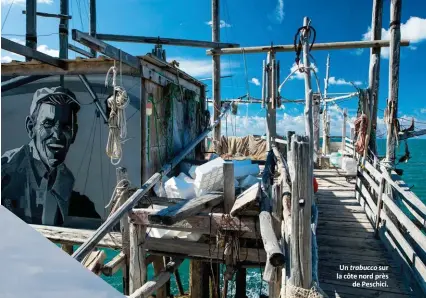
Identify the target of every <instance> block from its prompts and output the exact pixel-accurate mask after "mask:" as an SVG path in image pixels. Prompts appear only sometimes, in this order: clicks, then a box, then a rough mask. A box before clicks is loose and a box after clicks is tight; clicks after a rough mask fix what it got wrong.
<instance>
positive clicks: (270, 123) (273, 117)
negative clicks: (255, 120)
mask: <svg viewBox="0 0 426 298" xmlns="http://www.w3.org/2000/svg"><path fill="white" fill-rule="evenodd" d="M266 61H267V68H268V74H267V81H266V82H267V85H266V86H267V91H266V92H267V97H266V98H267V99H268V104H267V105H266V106H267V109H266V126H267V127H266V151H270V150H271V148H272V144H273V142H275V137H276V135H277V123H276V122H277V111H276V110H275V109H274V108H273V107H274V104H273V100H274V97H275V94H276V90H275V89H274V86H276V85H275V84H274V81H275V80H276V78H274V77H273V75H275V71H272V69H273V65H275V53H274V52H269V53H268V57H267V60H266Z"/></svg>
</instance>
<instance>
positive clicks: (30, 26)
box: [2, 0, 37, 61]
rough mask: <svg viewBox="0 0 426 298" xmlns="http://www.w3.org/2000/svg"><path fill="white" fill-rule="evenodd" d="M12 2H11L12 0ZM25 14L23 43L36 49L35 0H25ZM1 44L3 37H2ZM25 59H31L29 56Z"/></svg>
mask: <svg viewBox="0 0 426 298" xmlns="http://www.w3.org/2000/svg"><path fill="white" fill-rule="evenodd" d="M12 4H13V2H12ZM26 7H27V12H28V13H27V14H26V16H25V21H26V22H25V25H26V32H25V33H26V35H25V45H26V46H27V47H29V48H30V49H33V50H36V49H37V15H36V14H37V1H36V0H27V1H26ZM2 44H3V39H2ZM25 60H26V61H28V60H31V59H30V57H26V59H25Z"/></svg>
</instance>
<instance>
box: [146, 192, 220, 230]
mask: <svg viewBox="0 0 426 298" xmlns="http://www.w3.org/2000/svg"><path fill="white" fill-rule="evenodd" d="M222 201H223V193H209V194H206V195H203V196H201V197H196V198H193V199H191V200H186V201H185V202H182V203H179V204H176V205H172V206H169V207H167V208H164V209H161V210H159V211H157V212H155V213H153V214H150V215H148V219H149V220H150V221H151V222H156V223H162V224H165V225H173V224H175V223H177V222H179V221H181V220H184V219H186V218H188V217H189V216H192V215H195V214H197V213H199V212H200V211H202V210H203V209H206V208H212V207H214V206H216V205H218V204H220V203H221V202H222Z"/></svg>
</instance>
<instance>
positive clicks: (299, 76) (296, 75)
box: [290, 63, 318, 80]
mask: <svg viewBox="0 0 426 298" xmlns="http://www.w3.org/2000/svg"><path fill="white" fill-rule="evenodd" d="M299 67H303V64H302V63H299ZM311 67H312V68H313V69H314V70H315V72H316V73H317V74H318V67H317V66H316V65H315V63H311ZM297 68H298V66H297V64H296V63H293V65H292V66H291V68H290V72H293V71H295V70H296V69H297ZM304 78H305V75H304V73H303V72H300V71H296V72H295V73H294V74H293V75H292V76H291V77H290V79H298V80H303V79H304Z"/></svg>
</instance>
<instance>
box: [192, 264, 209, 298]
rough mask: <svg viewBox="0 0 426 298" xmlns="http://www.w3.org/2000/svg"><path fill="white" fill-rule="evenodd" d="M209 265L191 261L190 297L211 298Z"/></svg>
mask: <svg viewBox="0 0 426 298" xmlns="http://www.w3.org/2000/svg"><path fill="white" fill-rule="evenodd" d="M209 268H210V267H209V264H208V263H205V262H202V261H197V260H191V261H190V263H189V296H190V297H191V298H199V297H209V286H208V285H209V271H210V270H209Z"/></svg>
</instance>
